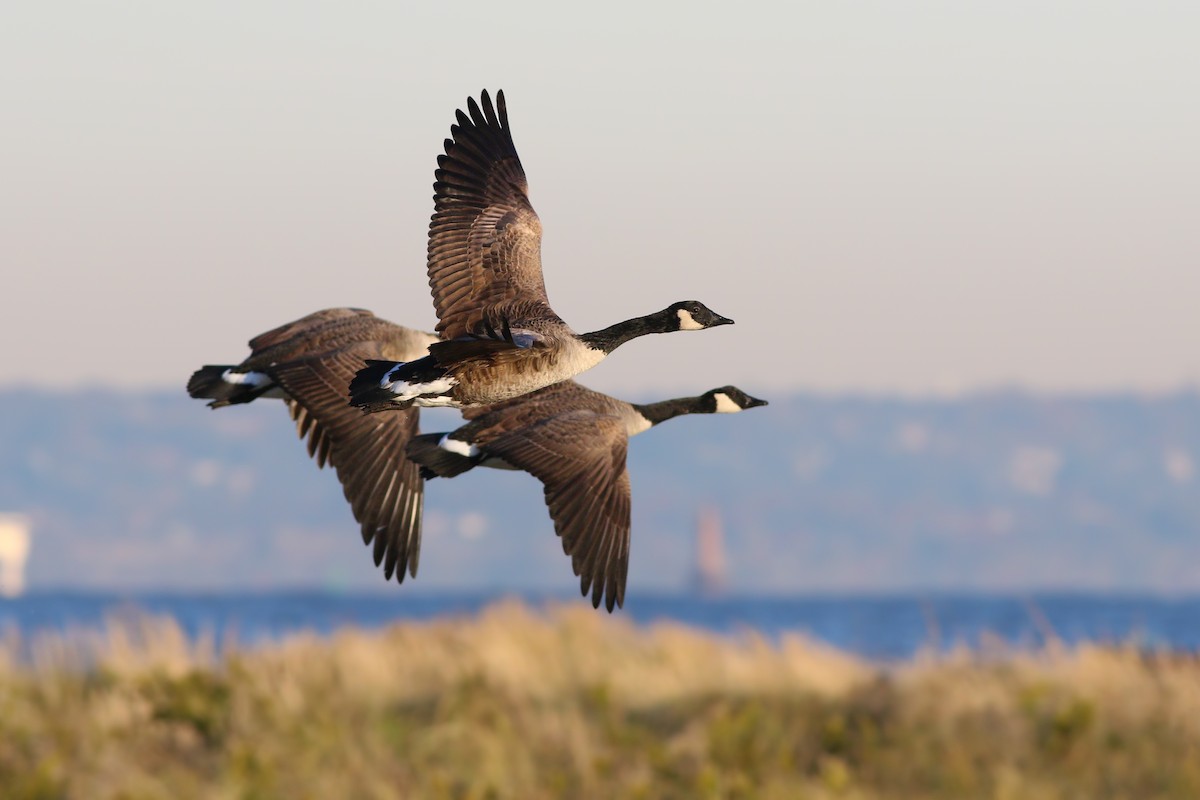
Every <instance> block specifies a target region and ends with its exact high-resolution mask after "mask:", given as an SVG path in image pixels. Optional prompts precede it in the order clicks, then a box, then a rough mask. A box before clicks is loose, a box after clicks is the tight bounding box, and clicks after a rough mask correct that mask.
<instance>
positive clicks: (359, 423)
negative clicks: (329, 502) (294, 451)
mask: <svg viewBox="0 0 1200 800" xmlns="http://www.w3.org/2000/svg"><path fill="white" fill-rule="evenodd" d="M434 341H437V336H436V335H435V334H432V333H425V332H423V331H416V330H411V329H409V328H404V327H401V326H399V325H394V324H392V323H391V322H388V321H387V320H383V319H380V318H378V317H376V316H375V315H374V314H372V313H371V312H370V311H364V310H362V309H357V308H329V309H325V310H323V311H317V312H314V313H312V314H309V315H308V316H306V317H302V318H301V319H298V320H296V321H295V322H290V323H288V324H287V325H282V326H280V327H278V328H276V329H274V330H272V331H268V332H267V333H264V334H262V335H261V336H256V337H255V338H254V339H251V340H250V350H251V352H250V356H249V357H248V358H247V359H246V360H245V361H243V362H242V363H241V364H238V365H237V366H226V365H222V366H213V365H209V366H205V367H201V368H200V369H199V370H197V371H196V372H195V373H193V375H192V377H191V380H189V381H188V387H187V388H188V394H190V395H191V396H192V397H199V398H206V399H210V400H211V401H212V402H210V403H209V404H208V405H209V406H211V407H212V408H221V407H223V406H227V405H232V404H235V403H248V402H250V401H252V400H255V399H256V398H259V397H279V398H282V399H284V400H285V401H286V402H287V405H288V409H289V411H290V412H291V415H292V419H294V420H295V421H296V429H297V432H298V433H299V434H300V437H301V438H305V437H307V439H308V454H309V455H310V456H311V457H313V458H314V459H316V462H317V466H318V467H324V466H325V464H326V463H328V464H331V465H332V466H333V468H334V469H335V470H336V471H337V476H338V480H339V481H341V484H342V491H343V492H344V494H345V495H346V500H348V501H349V502H350V508H351V510H352V511H353V512H354V518H355V519H356V520H357V521H358V522H359V523H361V525H362V537H363V542H364V543H366V544H371V543H372V542H374V545H375V550H374V557H375V564H376V566H379V565H380V564H382V565H383V571H384V577H385V578H386V579H390V578H391V577H392V574H393V572H394V573H395V575H396V580H397V581H401V582H402V581H403V580H404V573H405V570H406V569H407V570H408V572H409V573H410V574H411V575H413V576H414V577H415V576H416V574H417V563H418V560H419V557H420V550H421V509H422V503H423V499H424V498H423V489H424V484H423V482H422V481H421V476H420V472H419V468H418V467H417V465H416V464H413V463H412V462H411V461H408V460H407V459H406V458H404V448H405V446H406V445H407V444H408V441H409V439H410V438H411V437H412V436H414V435H416V433H417V430H418V429H417V423H418V415H419V413H420V412H419V410H418V409H416V408H413V409H410V410H407V411H405V412H404V413H402V414H387V415H383V416H374V417H368V416H364V415H363V414H361V413H359V412H358V411H356V410H354V409H353V408H350V407H349V406H347V405H346V400H345V387H346V384H347V383H349V381H350V378H351V376H353V375H354V372H355V370H357V369H358V368H359V366H361V365H362V361H363V359H365V358H380V357H381V358H398V359H413V358H419V357H421V354H423V353H424V352H426V349H427V348H428V346H429V344H430V343H432V342H434Z"/></svg>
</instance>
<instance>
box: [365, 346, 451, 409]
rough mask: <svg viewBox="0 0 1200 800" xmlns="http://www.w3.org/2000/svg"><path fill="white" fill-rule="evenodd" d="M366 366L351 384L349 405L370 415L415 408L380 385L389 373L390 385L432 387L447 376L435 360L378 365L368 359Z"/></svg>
mask: <svg viewBox="0 0 1200 800" xmlns="http://www.w3.org/2000/svg"><path fill="white" fill-rule="evenodd" d="M366 363H367V366H365V367H363V368H362V369H360V370H359V371H358V372H357V373H356V374H355V376H354V379H353V380H351V381H350V405H352V406H357V407H358V408H361V409H362V410H363V411H368V412H375V411H386V410H395V409H398V408H408V407H409V406H411V405H412V404H413V400H408V401H404V402H401V401H400V399H399V398H398V397H397V396H396V394H395V393H394V392H392V391H391V390H389V389H385V388H384V387H383V386H381V385H380V384H381V382H382V381H383V380H384V378H385V377H388V373H392V374H391V376H390V380H391V383H409V384H422V383H430V382H432V381H435V380H437V379H438V378H441V377H444V376H445V375H446V370H445V369H444V368H443V367H439V366H438V364H437V361H435V360H434V359H433V357H432V356H425V357H424V358H418V359H417V360H415V361H379V360H377V359H373V358H372V359H367V361H366ZM397 367H398V368H399V369H397ZM392 370H395V372H392ZM426 396H429V397H432V396H433V395H432V394H430V395H426ZM414 399H415V398H414Z"/></svg>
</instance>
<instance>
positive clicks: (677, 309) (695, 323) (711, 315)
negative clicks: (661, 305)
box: [666, 300, 733, 331]
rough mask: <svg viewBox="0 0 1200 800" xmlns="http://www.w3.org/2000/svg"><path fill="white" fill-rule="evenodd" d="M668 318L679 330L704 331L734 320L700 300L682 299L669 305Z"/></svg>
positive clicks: (729, 323) (730, 323) (675, 328)
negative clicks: (723, 315)
mask: <svg viewBox="0 0 1200 800" xmlns="http://www.w3.org/2000/svg"><path fill="white" fill-rule="evenodd" d="M666 313H667V315H668V319H669V320H670V321H671V323H672V324H673V325H674V326H675V327H673V328H672V330H677V331H702V330H705V329H706V328H715V327H717V326H718V325H732V324H733V320H731V319H730V318H729V317H722V316H721V315H720V314H718V313H717V312H715V311H713V310H712V309H710V308H709V307H708V306H706V305H704V303H701V302H700V301H699V300H681V301H680V302H678V303H673V304H671V305H670V306H668V307H667V309H666Z"/></svg>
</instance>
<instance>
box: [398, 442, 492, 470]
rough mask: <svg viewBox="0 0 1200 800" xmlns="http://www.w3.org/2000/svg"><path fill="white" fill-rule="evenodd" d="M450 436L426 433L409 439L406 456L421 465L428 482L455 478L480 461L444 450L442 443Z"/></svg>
mask: <svg viewBox="0 0 1200 800" xmlns="http://www.w3.org/2000/svg"><path fill="white" fill-rule="evenodd" d="M448 435H449V434H446V433H424V434H421V435H420V436H414V437H413V438H412V439H409V441H408V448H407V449H406V451H405V455H407V456H408V457H409V459H411V460H412V461H415V462H416V463H418V464H420V465H421V477H422V478H425V479H426V480H429V479H430V478H453V477H454V476H456V475H461V474H463V473H464V472H466V471H467V470H469V469H471V468H472V467H474V466H475V464H476V463H478V459H474V458H471V457H470V456H465V455H463V454H462V453H455V452H452V451H450V450H447V449H446V448H444V447H443V446H442V442H443V441H444V440H445V439H446V437H447V436H448Z"/></svg>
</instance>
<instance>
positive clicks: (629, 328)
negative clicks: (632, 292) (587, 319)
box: [579, 310, 679, 353]
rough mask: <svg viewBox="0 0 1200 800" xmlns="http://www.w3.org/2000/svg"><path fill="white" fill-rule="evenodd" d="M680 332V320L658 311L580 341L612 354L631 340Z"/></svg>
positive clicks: (590, 334) (586, 335)
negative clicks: (650, 335) (648, 335)
mask: <svg viewBox="0 0 1200 800" xmlns="http://www.w3.org/2000/svg"><path fill="white" fill-rule="evenodd" d="M675 330H679V318H678V317H677V316H676V315H674V314H672V313H671V312H670V311H666V310H664V311H656V312H655V313H653V314H647V315H646V316H644V317H634V318H633V319H627V320H625V321H624V322H618V323H617V324H616V325H610V326H608V327H607V328H605V329H604V330H600V331H592V332H591V333H584V334H581V335H580V336H579V338H580V340H581V341H582V342H583V343H584V344H586V345H587V346H588V347H591V348H592V349H594V350H600V351H602V352H604V353H611V352H612V351H613V350H616V349H617V348H618V347H620V346H621V345H623V344H625V343H626V342H628V341H629V340H630V339H636V338H637V337H639V336H645V335H646V334H648V333H669V332H670V331H675Z"/></svg>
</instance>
